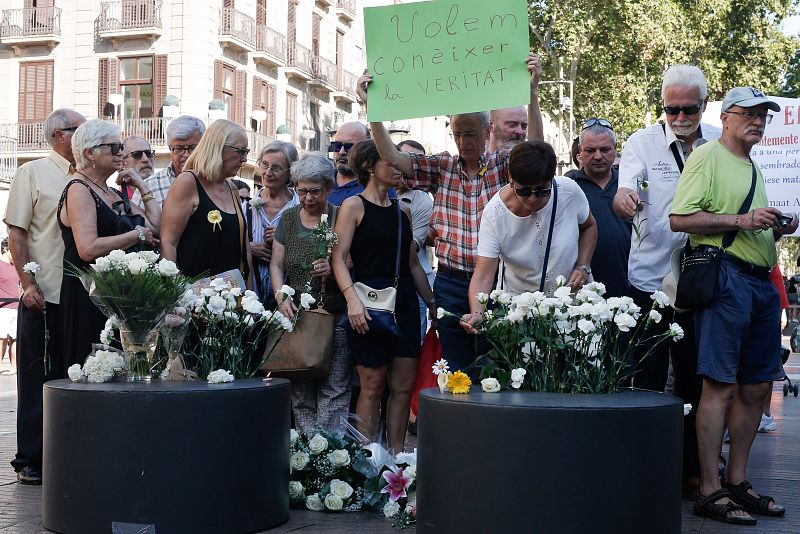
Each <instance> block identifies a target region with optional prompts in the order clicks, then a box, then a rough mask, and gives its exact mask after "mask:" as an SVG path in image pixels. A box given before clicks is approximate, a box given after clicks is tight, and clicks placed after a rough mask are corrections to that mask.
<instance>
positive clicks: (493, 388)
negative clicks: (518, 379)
mask: <svg viewBox="0 0 800 534" xmlns="http://www.w3.org/2000/svg"><path fill="white" fill-rule="evenodd" d="M481 389H482V390H483V391H485V392H486V393H495V392H497V391H500V382H498V381H497V379H496V378H492V377H489V378H484V379H483V380H481Z"/></svg>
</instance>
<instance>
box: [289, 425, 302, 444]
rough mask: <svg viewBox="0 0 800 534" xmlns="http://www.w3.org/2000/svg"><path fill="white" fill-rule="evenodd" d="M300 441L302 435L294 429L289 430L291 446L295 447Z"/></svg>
mask: <svg viewBox="0 0 800 534" xmlns="http://www.w3.org/2000/svg"><path fill="white" fill-rule="evenodd" d="M298 439H300V434H299V433H298V432H297V430H295V429H294V428H292V429H290V430H289V444H290V445H294V444H295V442H296V441H297V440H298Z"/></svg>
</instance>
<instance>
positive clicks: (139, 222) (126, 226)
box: [111, 183, 150, 252]
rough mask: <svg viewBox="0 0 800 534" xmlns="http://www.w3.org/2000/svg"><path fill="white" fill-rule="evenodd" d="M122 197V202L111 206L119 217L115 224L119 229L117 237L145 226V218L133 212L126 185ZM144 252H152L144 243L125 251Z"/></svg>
mask: <svg viewBox="0 0 800 534" xmlns="http://www.w3.org/2000/svg"><path fill="white" fill-rule="evenodd" d="M121 197H122V198H121V200H118V201H116V202H114V204H112V205H111V207H112V208H114V211H115V212H116V215H117V220H116V222H115V223H114V224H115V225H116V229H117V234H116V235H120V234H124V233H127V232H130V231H131V230H135V229H136V227H137V226H141V227H144V226H145V221H144V217H143V216H141V215H139V214H138V213H133V212H132V211H131V201H130V200H129V199H128V186H127V184H125V183H123V184H122V195H121ZM142 250H150V247H148V246H147V245H145V244H144V243H143V242H139V243H138V244H136V245H134V246H132V247H130V248H127V249H125V251H126V252H141V251H142Z"/></svg>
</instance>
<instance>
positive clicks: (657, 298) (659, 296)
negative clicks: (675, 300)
mask: <svg viewBox="0 0 800 534" xmlns="http://www.w3.org/2000/svg"><path fill="white" fill-rule="evenodd" d="M652 298H653V301H654V302H655V304H656V305H657V306H658V307H659V308H666V307H667V306H669V297H668V296H667V294H666V293H664V292H663V291H655V292H654V293H653V295H652Z"/></svg>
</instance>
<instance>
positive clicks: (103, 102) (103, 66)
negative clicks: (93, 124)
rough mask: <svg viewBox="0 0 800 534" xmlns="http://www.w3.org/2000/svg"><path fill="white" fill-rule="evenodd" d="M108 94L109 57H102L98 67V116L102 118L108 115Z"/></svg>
mask: <svg viewBox="0 0 800 534" xmlns="http://www.w3.org/2000/svg"><path fill="white" fill-rule="evenodd" d="M108 95H109V90H108V58H102V59H100V65H99V66H98V68H97V116H98V117H99V118H101V119H102V118H105V117H106V106H107V105H108Z"/></svg>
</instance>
